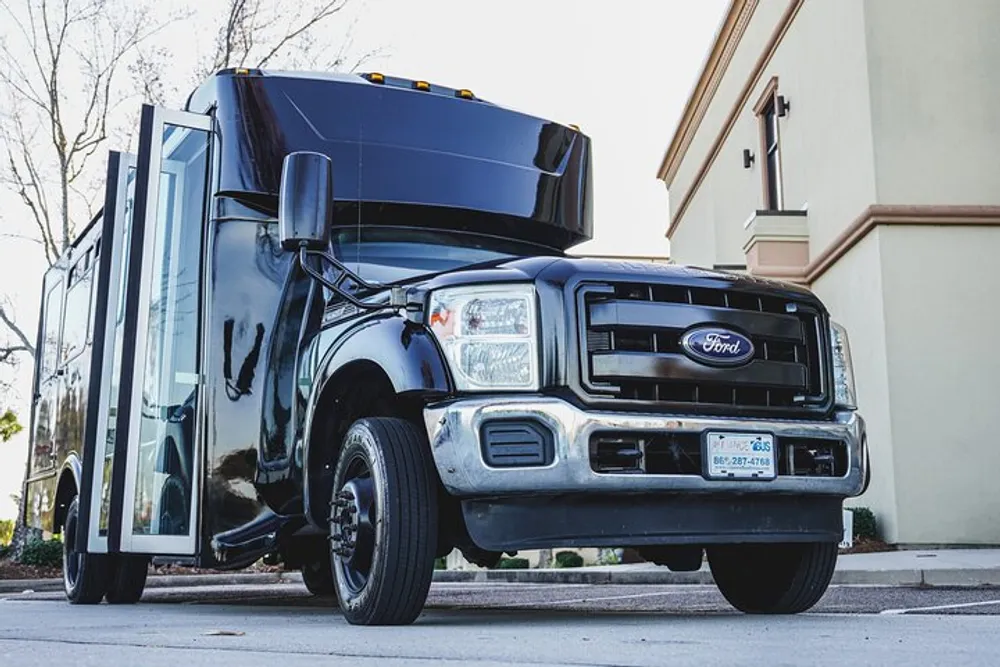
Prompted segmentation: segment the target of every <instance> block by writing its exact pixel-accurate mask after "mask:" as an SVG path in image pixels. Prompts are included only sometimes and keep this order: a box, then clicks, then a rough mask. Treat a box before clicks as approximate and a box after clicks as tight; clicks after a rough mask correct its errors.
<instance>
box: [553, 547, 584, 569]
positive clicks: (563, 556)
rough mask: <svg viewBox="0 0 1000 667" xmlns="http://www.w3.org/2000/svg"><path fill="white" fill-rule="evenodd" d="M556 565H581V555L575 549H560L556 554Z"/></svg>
mask: <svg viewBox="0 0 1000 667" xmlns="http://www.w3.org/2000/svg"><path fill="white" fill-rule="evenodd" d="M556 567H583V556H581V555H580V554H578V553H576V552H575V551H560V552H558V553H557V554H556Z"/></svg>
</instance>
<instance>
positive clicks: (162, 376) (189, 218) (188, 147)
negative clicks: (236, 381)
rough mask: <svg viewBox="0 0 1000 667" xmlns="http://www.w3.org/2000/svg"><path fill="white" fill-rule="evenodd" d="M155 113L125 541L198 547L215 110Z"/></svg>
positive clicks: (145, 548) (133, 548)
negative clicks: (205, 254) (205, 241)
mask: <svg viewBox="0 0 1000 667" xmlns="http://www.w3.org/2000/svg"><path fill="white" fill-rule="evenodd" d="M148 113H151V114H152V116H153V121H152V123H151V125H150V126H149V127H151V132H152V137H151V138H150V141H149V143H148V144H147V145H149V146H150V150H149V155H148V159H149V161H150V162H149V165H150V168H149V172H148V173H149V180H148V183H147V184H146V198H145V206H143V207H142V209H143V210H144V212H145V217H144V220H143V226H144V227H143V240H142V257H141V261H142V266H141V271H140V278H139V285H138V290H137V294H136V296H135V298H136V299H138V303H137V316H136V330H135V345H134V363H133V364H131V366H132V369H131V370H132V375H131V397H130V401H131V403H130V407H129V418H128V428H129V433H128V465H127V468H126V473H125V476H126V477H125V489H124V502H123V507H122V512H123V515H122V535H121V547H122V551H127V552H140V553H159V554H193V553H194V552H195V547H196V537H197V529H196V526H197V517H198V511H197V509H198V498H199V489H200V478H199V475H200V474H201V465H200V447H199V446H198V437H199V432H198V424H199V416H200V410H199V400H200V396H199V389H200V386H201V383H200V377H201V368H200V364H199V350H200V336H201V326H200V313H201V266H202V238H203V236H204V230H205V211H206V208H205V207H206V200H207V183H208V177H209V165H210V163H211V161H210V154H209V145H210V119H209V118H208V117H205V116H198V115H195V114H188V113H181V112H171V111H166V110H162V109H155V110H149V112H148ZM140 159H143V160H145V159H147V158H146V156H141V157H140ZM137 210H138V209H137ZM132 275H133V276H134V275H135V273H133V274H132ZM129 298H130V299H131V298H132V297H131V296H130V297H129ZM122 435H123V434H122Z"/></svg>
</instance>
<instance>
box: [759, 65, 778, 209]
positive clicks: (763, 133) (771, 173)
mask: <svg viewBox="0 0 1000 667" xmlns="http://www.w3.org/2000/svg"><path fill="white" fill-rule="evenodd" d="M777 100H778V80H777V78H774V79H771V81H770V82H769V83H768V84H767V87H766V88H765V89H764V94H763V95H761V98H760V101H759V102H757V106H756V107H755V109H754V110H755V112H756V114H757V118H758V122H759V123H760V138H761V155H762V156H763V158H764V159H763V161H762V167H763V180H764V208H765V209H766V210H769V211H779V210H781V209H782V208H784V206H783V203H784V202H783V193H782V182H781V137H780V133H779V131H778V104H777Z"/></svg>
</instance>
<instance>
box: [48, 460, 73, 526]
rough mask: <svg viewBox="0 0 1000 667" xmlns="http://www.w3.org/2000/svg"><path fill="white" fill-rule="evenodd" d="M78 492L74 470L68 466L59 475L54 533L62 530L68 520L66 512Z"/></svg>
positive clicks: (53, 522)
mask: <svg viewBox="0 0 1000 667" xmlns="http://www.w3.org/2000/svg"><path fill="white" fill-rule="evenodd" d="M76 494H77V488H76V478H75V477H74V476H73V471H72V470H70V469H69V468H67V469H66V470H63V472H62V475H61V476H60V477H59V486H57V487H56V509H55V514H54V516H53V519H52V532H53V533H56V534H59V533H61V532H62V527H63V523H65V522H66V512H67V511H68V510H69V504H70V503H71V502H73V498H74V497H75V496H76Z"/></svg>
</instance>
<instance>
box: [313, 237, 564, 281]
mask: <svg viewBox="0 0 1000 667" xmlns="http://www.w3.org/2000/svg"><path fill="white" fill-rule="evenodd" d="M359 235H360V236H359ZM333 253H334V255H335V256H336V258H337V259H339V260H340V261H342V262H343V263H344V264H346V265H347V267H348V268H349V269H351V270H352V271H354V272H355V273H357V274H358V275H360V276H361V277H362V278H363V279H364V280H366V281H370V282H378V283H392V282H399V281H403V280H408V279H411V278H416V277H418V276H422V275H427V274H431V273H441V272H444V271H451V270H454V269H459V268H462V267H464V266H470V265H473V264H481V263H484V262H493V261H498V260H505V259H512V258H515V257H534V256H539V255H561V254H562V253H559V252H558V251H555V250H552V249H550V248H545V247H543V246H537V245H534V244H531V243H523V242H520V241H511V240H509V239H502V238H497V237H494V236H486V235H482V234H475V233H471V232H458V231H443V230H429V229H416V228H412V227H364V228H362V229H361V230H360V231H359V230H358V228H356V227H354V228H346V227H341V228H335V229H334V230H333Z"/></svg>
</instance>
